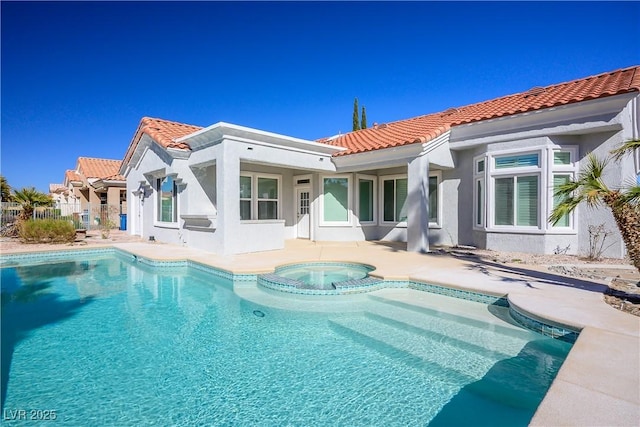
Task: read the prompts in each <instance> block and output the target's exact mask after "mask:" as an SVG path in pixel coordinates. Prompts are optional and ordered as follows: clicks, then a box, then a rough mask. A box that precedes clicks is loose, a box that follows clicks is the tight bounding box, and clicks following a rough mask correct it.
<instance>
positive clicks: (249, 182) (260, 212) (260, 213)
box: [240, 174, 280, 221]
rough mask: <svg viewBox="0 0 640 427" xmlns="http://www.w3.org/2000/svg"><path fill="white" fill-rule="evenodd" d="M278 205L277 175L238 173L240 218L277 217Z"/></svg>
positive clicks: (259, 218)
mask: <svg viewBox="0 0 640 427" xmlns="http://www.w3.org/2000/svg"><path fill="white" fill-rule="evenodd" d="M279 206H280V177H279V176H272V175H262V174H261V175H257V174H242V175H240V220H242V221H247V220H252V219H253V220H255V219H258V220H266V219H278V218H279V216H280V212H279Z"/></svg>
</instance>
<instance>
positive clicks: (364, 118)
mask: <svg viewBox="0 0 640 427" xmlns="http://www.w3.org/2000/svg"><path fill="white" fill-rule="evenodd" d="M360 128H362V129H366V128H367V110H366V109H365V107H364V105H363V106H362V120H360Z"/></svg>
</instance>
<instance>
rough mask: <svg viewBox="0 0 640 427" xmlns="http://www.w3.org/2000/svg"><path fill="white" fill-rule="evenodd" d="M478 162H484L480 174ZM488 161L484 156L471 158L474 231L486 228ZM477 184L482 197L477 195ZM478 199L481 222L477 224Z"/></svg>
mask: <svg viewBox="0 0 640 427" xmlns="http://www.w3.org/2000/svg"><path fill="white" fill-rule="evenodd" d="M480 162H484V168H483V170H482V171H481V172H479V171H478V165H479V164H480ZM488 162H489V159H488V157H487V155H486V154H482V155H481V156H476V157H474V158H473V209H472V211H473V229H474V230H486V227H487V175H488V174H487V166H488ZM478 182H479V183H480V186H481V189H482V195H479V194H478V191H477V190H478ZM479 197H480V198H481V199H480V210H481V212H480V216H481V220H480V223H478V221H477V219H478V198H479Z"/></svg>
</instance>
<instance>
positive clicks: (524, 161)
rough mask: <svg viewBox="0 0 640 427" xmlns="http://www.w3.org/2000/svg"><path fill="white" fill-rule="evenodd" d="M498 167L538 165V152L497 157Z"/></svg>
mask: <svg viewBox="0 0 640 427" xmlns="http://www.w3.org/2000/svg"><path fill="white" fill-rule="evenodd" d="M495 162H496V169H506V168H518V167H523V166H538V154H537V153H534V154H521V155H518V156H504V157H496V158H495Z"/></svg>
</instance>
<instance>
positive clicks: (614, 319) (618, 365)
mask: <svg viewBox="0 0 640 427" xmlns="http://www.w3.org/2000/svg"><path fill="white" fill-rule="evenodd" d="M167 246H170V247H171V248H172V250H171V251H162V252H163V253H162V255H160V254H158V252H157V251H158V249H159V247H158V246H157V245H153V244H146V243H135V244H132V243H120V244H111V245H105V246H104V247H100V248H73V249H68V250H66V249H63V250H62V251H63V252H78V251H96V250H105V249H107V250H108V249H109V248H116V249H120V250H123V251H124V252H128V253H132V254H133V255H136V256H142V257H143V258H150V259H153V260H154V263H156V262H157V263H168V261H183V262H185V263H186V262H187V261H190V262H194V263H196V264H199V265H202V266H204V268H205V269H207V270H208V268H207V267H213V268H215V269H222V270H225V271H227V273H228V274H230V275H231V277H237V278H242V277H250V276H254V275H256V274H260V273H268V272H269V271H273V269H272V268H267V267H264V265H266V264H268V263H269V262H271V264H277V265H284V264H286V263H290V259H291V258H295V259H296V260H298V259H300V256H303V254H300V253H296V252H300V251H296V248H293V252H292V251H289V252H287V250H286V249H285V250H283V251H275V253H274V252H271V253H257V254H252V255H247V256H245V257H222V256H218V255H215V254H212V253H204V252H202V251H197V250H192V249H188V248H184V247H180V246H173V245H163V247H165V248H166V247H167ZM336 247H337V248H338V249H336ZM125 248H126V249H125ZM174 248H175V250H173V249H174ZM330 248H331V252H332V254H331V256H330V257H329V258H326V257H323V256H324V255H326V254H323V253H322V247H321V245H318V246H314V248H313V251H311V252H310V253H312V256H311V257H310V261H312V260H314V259H320V258H318V257H322V258H321V259H322V260H326V261H329V260H338V261H342V262H345V261H348V262H362V261H361V260H360V259H359V258H358V256H361V257H366V258H368V260H367V261H366V263H368V264H370V265H374V266H376V268H377V272H378V274H379V275H380V276H381V277H383V278H384V279H385V280H390V281H393V280H411V281H413V280H416V281H420V280H424V279H423V278H424V273H423V272H422V271H419V272H418V273H416V274H414V273H412V272H408V273H407V274H398V273H397V272H396V273H394V272H393V271H384V272H382V271H381V269H380V268H379V266H380V265H381V264H394V263H395V264H402V265H393V266H392V267H406V268H407V269H408V270H409V269H410V267H411V266H415V264H416V263H419V264H422V263H426V260H425V259H424V258H420V257H419V255H416V254H412V253H409V252H402V253H400V254H392V255H389V254H387V253H385V257H381V258H380V259H378V258H375V259H376V262H371V261H370V260H371V259H373V258H372V255H371V253H373V252H372V251H371V247H370V246H366V245H356V247H355V248H354V246H353V244H350V245H348V247H345V248H344V249H345V250H344V251H343V252H344V254H342V255H339V256H338V255H336V252H340V247H339V246H337V245H332V246H331V247H330ZM360 249H361V250H363V251H364V252H363V253H361V254H360V253H356V251H358V250H360ZM377 250H378V253H376V255H379V252H380V250H383V249H380V248H377ZM52 251H53V252H61V250H60V249H59V248H54V249H52V250H51V251H37V253H42V252H52ZM367 251H369V252H367ZM370 252H371V253H370ZM10 253H11V254H15V255H24V256H27V255H33V254H34V253H36V252H27V251H25V252H22V251H13V252H10ZM10 253H6V252H4V251H2V253H0V256H2V257H4V256H5V255H9V254H10ZM292 253H293V255H292ZM386 255H389V256H386ZM392 256H393V258H394V259H393V260H389V259H387V258H391V257H392ZM167 257H168V258H167ZM287 257H289V258H287ZM313 257H316V258H313ZM267 258H269V260H267V261H268V262H265V260H266V259H267ZM247 260H249V261H250V263H249V264H251V263H253V264H252V265H246V264H247V262H246V261H247ZM255 260H260V262H255ZM272 260H276V261H272ZM438 261H440V260H438ZM243 263H244V265H242V264H243ZM427 264H428V263H427ZM256 265H259V266H256ZM469 265H470V261H469V260H454V261H452V260H448V261H446V262H438V263H436V264H429V266H428V267H429V269H430V271H433V272H434V273H435V276H436V277H435V278H434V279H433V280H429V283H430V284H434V285H437V286H443V287H447V288H449V289H458V290H462V291H468V292H478V290H479V289H481V290H482V293H485V292H486V293H487V294H490V295H494V296H499V295H502V296H504V297H506V298H508V300H509V303H510V304H513V305H514V306H516V307H518V309H519V311H521V312H525V313H526V317H528V318H531V319H533V320H536V319H538V318H539V319H545V322H552V323H557V324H559V325H563V326H569V327H571V328H578V329H579V330H581V333H580V335H579V336H578V338H577V340H576V342H575V344H574V346H573V349H572V350H571V352H570V353H569V356H568V357H567V359H566V360H565V363H564V364H563V366H562V368H561V369H560V372H559V373H558V375H557V377H556V379H555V380H554V382H553V384H552V385H551V387H550V389H549V390H548V392H547V394H546V396H545V398H544V400H543V402H542V403H541V404H540V406H539V407H538V409H537V411H536V413H535V415H534V417H533V418H532V420H531V423H530V425H533V426H544V425H575V426H582V425H620V426H626V425H629V426H635V425H637V420H638V419H640V387H639V386H638V383H639V382H640V380H639V379H640V366H639V365H640V357H639V353H640V332H638V331H640V319H637V318H634V317H633V316H631V315H629V314H625V313H622V312H619V311H617V310H615V309H614V308H611V307H609V306H606V304H605V303H604V302H603V301H602V298H601V295H599V297H598V298H596V297H594V295H593V294H589V293H588V291H585V290H580V289H571V290H570V291H571V294H570V296H571V298H569V299H566V297H565V294H567V292H565V289H562V288H561V287H558V288H553V286H551V287H549V286H548V285H545V287H547V288H549V289H551V291H549V292H548V293H549V295H540V294H539V293H536V292H537V291H538V290H541V288H542V287H543V286H541V285H540V286H539V287H536V286H533V287H532V288H533V290H532V289H523V288H521V287H519V286H516V285H519V283H517V282H514V283H510V282H509V281H504V280H503V281H504V282H505V283H498V282H497V281H495V280H489V279H491V278H490V277H489V276H490V275H487V273H486V272H484V271H483V272H480V273H481V274H479V272H478V271H470V272H469V271H467V270H470V268H469ZM194 266H195V264H194ZM229 266H231V267H232V268H231V269H228V267H229ZM452 269H453V270H452ZM386 270H392V269H386ZM452 272H455V274H453V273H452ZM519 274H522V273H521V272H520V273H519ZM534 276H535V275H534ZM442 277H444V278H445V279H446V280H443V279H442ZM554 277H562V276H560V275H554ZM468 278H470V279H471V280H470V281H468V280H466V279H468ZM234 280H236V279H234ZM510 280H511V279H510ZM456 281H457V282H456ZM460 281H464V283H465V286H461V285H460ZM566 281H567V282H570V281H571V279H570V278H566ZM442 282H445V283H442ZM533 283H534V284H536V285H537V283H536V282H533ZM527 284H528V283H527ZM544 290H545V291H547V289H544ZM549 297H551V298H549ZM620 322H622V323H620ZM585 372H586V373H587V374H585ZM585 402H588V403H585Z"/></svg>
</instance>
